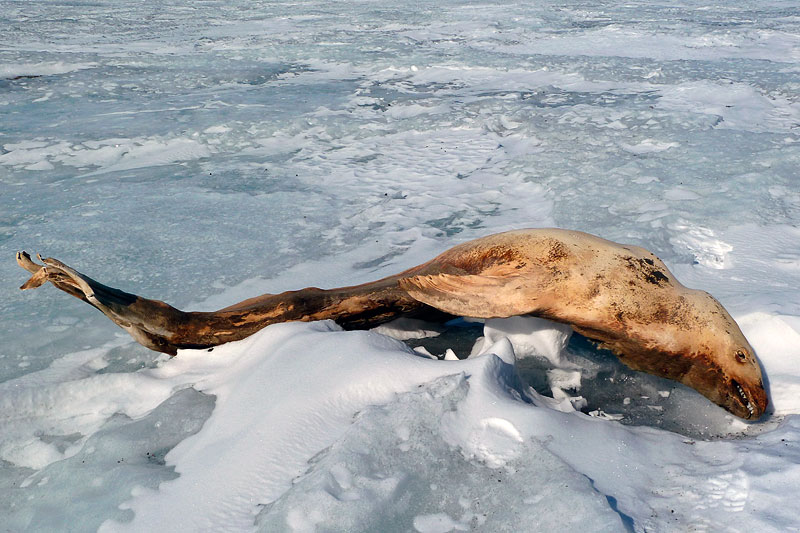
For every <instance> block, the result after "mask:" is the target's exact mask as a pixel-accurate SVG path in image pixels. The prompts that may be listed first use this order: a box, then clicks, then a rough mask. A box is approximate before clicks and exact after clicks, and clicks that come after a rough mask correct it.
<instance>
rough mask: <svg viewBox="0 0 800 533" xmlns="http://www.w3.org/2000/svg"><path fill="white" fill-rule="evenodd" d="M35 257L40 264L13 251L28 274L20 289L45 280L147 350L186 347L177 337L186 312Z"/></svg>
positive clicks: (23, 254)
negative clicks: (116, 326)
mask: <svg viewBox="0 0 800 533" xmlns="http://www.w3.org/2000/svg"><path fill="white" fill-rule="evenodd" d="M37 257H38V258H39V260H40V261H41V262H42V263H44V264H42V265H39V264H37V263H35V262H34V261H33V260H32V259H31V256H30V255H28V254H27V253H26V252H17V264H19V266H21V267H22V268H24V269H25V270H27V271H28V272H30V273H31V274H32V276H31V277H30V279H29V280H28V281H26V282H25V284H23V285H22V286H21V287H20V289H22V290H27V289H35V288H36V287H40V286H42V285H44V284H45V283H46V282H48V281H49V282H50V283H52V284H53V285H55V286H56V287H57V288H59V289H61V290H62V291H64V292H66V293H68V294H71V295H72V296H74V297H76V298H78V299H80V300H83V301H84V302H86V303H88V304H89V305H92V306H93V307H96V308H97V309H98V310H100V311H101V312H102V313H103V314H104V315H106V316H107V317H108V318H110V319H111V320H112V321H113V322H114V323H115V324H117V325H118V326H120V327H121V328H123V329H124V330H126V331H127V332H128V333H130V334H131V336H132V337H133V338H134V339H136V341H137V342H139V343H140V344H142V345H144V346H146V347H148V348H150V349H151V350H156V351H159V352H164V353H168V354H170V355H175V354H176V353H177V350H178V348H182V347H188V346H183V345H182V343H181V342H180V340H179V338H180V335H179V332H180V326H181V324H182V323H185V322H186V320H187V316H188V314H187V313H184V312H183V311H180V310H178V309H175V308H174V307H172V306H170V305H167V304H165V303H164V302H160V301H158V300H148V299H146V298H141V297H139V296H136V295H135V294H129V293H127V292H124V291H121V290H119V289H115V288H113V287H108V286H106V285H103V284H102V283H98V282H97V281H95V280H93V279H91V278H90V277H88V276H85V275H83V274H81V273H80V272H78V271H77V270H74V269H72V268H70V267H68V266H67V265H65V264H64V263H62V262H61V261H58V260H57V259H52V258H42V256H37ZM193 347H200V346H193Z"/></svg>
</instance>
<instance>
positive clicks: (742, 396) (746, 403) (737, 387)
mask: <svg viewBox="0 0 800 533" xmlns="http://www.w3.org/2000/svg"><path fill="white" fill-rule="evenodd" d="M731 383H732V384H733V388H734V390H735V391H736V393H737V394H738V395H739V399H740V400H741V401H742V404H744V406H745V408H746V409H747V411H748V412H749V413H750V415H749V416H748V417H747V418H751V417H752V416H753V415H754V414H755V408H754V407H753V404H751V403H750V400H749V399H748V398H747V394H745V392H744V389H743V388H742V386H741V385H739V383H738V382H737V381H736V380H735V379H732V380H731Z"/></svg>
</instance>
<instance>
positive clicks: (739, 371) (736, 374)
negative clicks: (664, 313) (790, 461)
mask: <svg viewBox="0 0 800 533" xmlns="http://www.w3.org/2000/svg"><path fill="white" fill-rule="evenodd" d="M692 292H693V293H695V303H694V306H695V308H697V309H698V310H699V311H700V313H701V316H702V317H703V318H705V319H706V320H708V324H707V325H706V326H705V327H703V328H702V329H703V332H704V334H703V335H699V336H698V337H697V338H696V339H695V341H694V347H693V348H694V349H695V350H696V352H695V353H696V354H697V355H696V360H697V363H696V364H695V365H694V366H695V367H696V369H695V370H694V371H693V372H690V373H689V374H687V376H686V379H687V381H686V384H687V385H690V386H693V387H694V388H695V389H697V390H699V391H700V392H701V393H703V394H704V395H705V396H706V397H708V398H709V399H710V400H712V401H713V402H715V403H717V404H718V405H720V406H722V407H724V408H725V409H727V410H728V411H730V412H731V413H733V414H735V415H736V416H739V417H741V418H745V419H748V420H757V419H758V418H760V417H761V415H762V414H764V411H765V410H766V408H767V405H768V404H769V400H768V398H767V392H766V390H765V389H764V382H763V377H762V375H761V364H760V362H759V360H758V358H757V357H756V353H755V350H753V347H752V346H750V343H748V342H747V339H746V338H745V336H744V334H743V333H742V330H741V329H739V325H738V324H737V323H736V321H735V320H734V319H733V318H732V317H731V315H730V314H728V312H727V311H726V310H725V308H724V307H722V305H721V304H720V303H719V302H718V301H717V300H716V299H714V297H712V296H711V295H710V294H708V293H706V292H703V291H692ZM695 382H696V383H697V384H696V385H694V384H693V383H695Z"/></svg>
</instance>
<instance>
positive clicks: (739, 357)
mask: <svg viewBox="0 0 800 533" xmlns="http://www.w3.org/2000/svg"><path fill="white" fill-rule="evenodd" d="M736 360H737V361H739V362H740V363H744V362H745V361H747V354H745V353H744V352H743V351H741V350H736Z"/></svg>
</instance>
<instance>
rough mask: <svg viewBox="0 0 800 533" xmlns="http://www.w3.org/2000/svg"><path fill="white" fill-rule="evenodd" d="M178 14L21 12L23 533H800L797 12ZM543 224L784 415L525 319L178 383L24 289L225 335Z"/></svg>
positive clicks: (449, 9) (8, 177)
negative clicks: (283, 300)
mask: <svg viewBox="0 0 800 533" xmlns="http://www.w3.org/2000/svg"><path fill="white" fill-rule="evenodd" d="M170 4H171V5H170V6H161V5H158V3H154V2H144V1H136V2H131V1H128V2H118V1H116V0H104V1H102V2H83V1H48V2H44V1H13V0H3V1H2V2H0V259H1V260H0V280H2V284H0V317H2V320H0V522H2V526H3V527H4V528H5V530H9V531H67V530H72V531H95V530H97V529H98V528H99V529H101V530H102V531H123V530H126V531H211V530H213V531H225V530H227V531H249V530H262V531H367V530H369V531H415V530H416V531H422V532H426V533H433V532H445V531H465V530H478V531H501V530H507V531H521V530H528V531H548V532H549V531H574V530H576V529H581V530H584V531H626V530H627V531H631V530H632V531H638V532H643V531H664V532H668V531H685V530H689V529H692V530H696V531H726V532H727V531H787V530H800V518H798V515H797V513H796V511H795V509H796V494H797V492H798V490H800V466H798V465H800V417H798V414H800V288H799V287H800V227H799V226H800V171H798V169H800V102H799V100H800V3H798V2H797V1H776V2H768V3H766V2H760V3H759V2H734V3H728V4H719V3H709V2H707V1H705V2H704V1H699V2H695V1H685V2H673V1H667V2H653V1H649V2H645V1H634V2H626V3H619V4H617V3H611V2H572V3H557V2H536V3H511V2H449V1H444V2H442V1H437V2H425V1H421V2H414V3H411V4H409V3H404V2H387V1H385V0H377V1H374V2H368V1H343V2H322V1H319V2H302V3H289V2H264V1H258V0H252V1H241V0H233V1H227V2H212V1H204V2H199V1H193V2H188V1H186V0H184V1H182V2H171V3H170ZM541 226H559V227H565V228H573V229H578V230H583V231H589V232H591V233H595V234H597V235H600V236H602V237H605V238H609V239H612V240H616V241H621V242H627V243H632V244H637V245H640V246H644V247H646V248H648V249H650V250H652V251H653V252H655V253H656V254H657V255H659V256H660V257H661V258H662V259H664V261H665V262H666V263H667V264H668V265H669V266H670V268H671V269H672V270H673V272H674V273H675V275H676V276H677V277H678V279H680V280H681V281H682V282H683V283H684V284H686V285H688V286H690V287H696V288H703V289H705V290H708V291H709V292H711V293H712V294H713V295H714V296H716V297H717V298H718V299H719V300H720V301H721V302H722V303H723V304H724V305H725V306H726V307H727V308H728V309H729V310H730V311H731V313H732V314H733V315H734V317H735V318H736V319H737V321H738V322H739V323H740V325H741V326H742V329H743V331H744V332H745V334H746V335H747V336H748V339H749V340H750V341H751V343H752V344H753V346H754V347H755V349H756V350H757V352H758V354H759V357H760V359H761V361H762V363H763V366H764V370H765V373H766V375H767V378H768V381H769V387H770V394H771V400H772V405H773V407H774V409H773V411H772V412H771V413H770V415H769V416H768V417H765V419H764V420H762V421H761V422H759V423H756V424H747V423H744V422H742V421H739V420H737V419H734V418H733V417H731V416H730V415H728V414H727V413H726V412H725V411H723V410H721V409H720V408H718V407H716V406H714V405H711V404H710V403H709V402H708V401H707V400H705V398H703V397H702V396H700V395H699V394H697V393H695V392H694V391H692V390H690V389H687V388H686V387H683V386H681V385H678V384H676V383H673V382H669V381H666V380H661V379H658V378H654V377H652V376H648V375H644V374H639V373H636V372H632V371H630V370H628V369H626V368H625V367H623V366H622V365H621V364H619V363H618V362H617V361H616V359H615V358H614V357H612V356H610V355H608V354H607V353H603V352H599V351H598V350H596V349H595V348H594V347H593V346H592V345H591V344H590V343H588V342H587V341H586V340H585V339H582V338H580V337H578V336H572V338H568V335H567V334H566V332H565V331H564V330H563V329H560V328H558V327H557V326H553V325H551V324H542V323H540V322H537V321H532V320H530V319H526V318H520V319H512V320H508V321H491V322H489V323H487V324H485V325H484V324H476V323H471V322H462V323H458V324H451V325H450V326H449V327H447V328H444V329H442V328H438V329H437V328H436V327H435V326H431V325H424V324H423V325H420V324H414V323H412V324H410V325H409V324H406V325H403V324H401V325H396V326H394V327H390V328H382V329H381V330H379V331H377V332H343V331H341V330H339V328H337V327H336V326H335V325H334V324H332V323H328V322H323V323H318V324H282V325H276V326H272V327H269V328H267V329H265V330H264V331H262V332H260V333H259V334H257V335H254V336H253V337H251V338H249V339H246V340H244V341H241V342H239V343H233V344H230V345H226V346H223V347H220V348H217V349H215V350H214V351H213V352H205V351H202V352H192V351H184V352H181V353H180V354H179V355H178V356H177V357H176V358H174V359H171V360H170V359H169V358H167V357H166V356H160V355H158V354H155V353H153V352H149V351H148V350H146V349H144V348H143V347H141V346H139V345H137V344H135V343H133V342H132V341H131V340H130V339H129V337H127V335H126V334H124V332H122V331H121V330H119V329H118V328H116V327H115V326H114V325H113V324H111V323H109V322H108V320H107V319H106V318H105V317H103V316H102V315H100V314H99V313H97V312H96V311H94V310H93V309H91V308H90V307H89V306H86V305H85V304H83V303H81V302H78V301H77V300H75V299H72V298H70V297H68V296H67V295H65V294H63V293H60V292H58V291H56V290H54V289H53V288H52V287H44V288H41V289H39V290H36V291H32V292H26V293H22V292H20V291H19V290H17V287H18V286H19V285H21V284H22V283H23V282H24V280H25V279H26V275H25V272H23V271H22V270H20V269H19V268H18V267H17V266H16V265H15V264H14V261H13V254H14V252H15V251H17V250H21V249H25V250H28V251H30V252H41V253H42V254H43V255H48V256H53V257H56V258H59V259H61V260H63V261H65V262H67V263H68V264H71V265H74V266H75V267H76V268H79V269H80V270H82V271H83V272H85V273H87V274H89V275H90V276H92V277H94V278H96V279H98V280H100V281H103V282H106V283H108V284H111V285H113V286H117V287H120V288H122V289H125V290H128V291H131V292H135V293H138V294H142V295H144V296H148V297H153V298H158V299H163V300H165V301H167V302H169V303H171V304H173V305H175V306H177V307H179V308H182V309H189V310H199V309H213V308H218V307H223V306H226V305H230V304H231V303H233V302H235V301H238V300H240V299H243V298H246V297H250V296H253V295H256V294H260V293H264V292H278V291H282V290H287V289H296V288H299V287H303V286H309V285H316V286H320V287H333V286H338V285H349V284H353V283H359V282H363V281H368V280H371V279H375V278H377V277H380V276H383V275H387V274H391V273H395V272H397V271H400V270H402V269H404V268H407V267H410V266H413V265H415V264H418V263H421V262H423V261H426V260H428V259H429V258H431V257H432V256H433V255H435V254H436V253H438V252H440V251H442V250H444V249H446V248H448V247H450V246H452V245H454V244H456V243H458V242H462V241H465V240H468V239H472V238H475V237H478V236H482V235H486V234H489V233H493V232H497V231H503V230H507V229H512V228H522V227H541ZM434 330H435V331H434ZM425 331H427V332H428V333H427V335H433V334H435V333H439V335H438V336H435V337H430V336H428V337H426V334H425V333H424V332H425ZM385 334H391V335H393V336H395V337H402V338H406V339H407V340H406V343H405V344H404V343H403V342H401V341H399V340H395V339H391V338H389V337H388V336H387V335H385ZM420 337H425V338H420ZM412 348H415V349H412ZM448 350H450V352H448ZM426 352H428V353H433V354H434V355H444V354H447V356H446V357H445V358H446V359H448V360H444V361H438V360H433V359H429V358H427V357H425V355H424V354H425V353H426ZM470 353H472V354H473V357H469V358H467V356H468V355H470ZM454 358H460V359H465V360H461V361H456V360H452V359H454Z"/></svg>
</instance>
